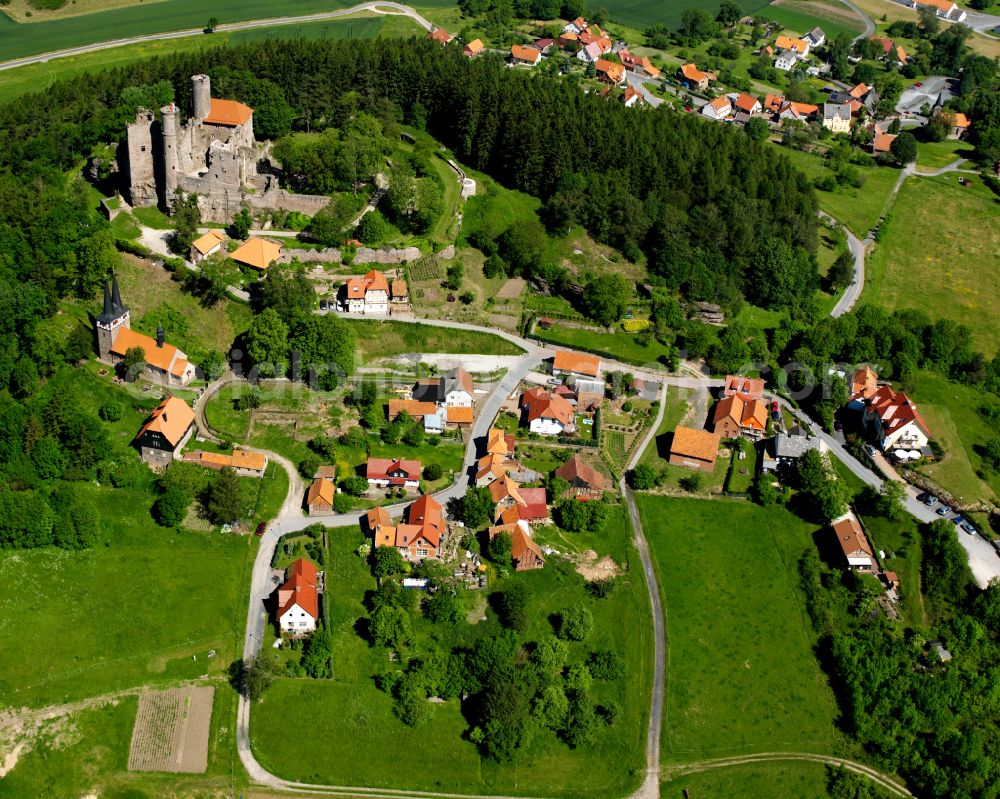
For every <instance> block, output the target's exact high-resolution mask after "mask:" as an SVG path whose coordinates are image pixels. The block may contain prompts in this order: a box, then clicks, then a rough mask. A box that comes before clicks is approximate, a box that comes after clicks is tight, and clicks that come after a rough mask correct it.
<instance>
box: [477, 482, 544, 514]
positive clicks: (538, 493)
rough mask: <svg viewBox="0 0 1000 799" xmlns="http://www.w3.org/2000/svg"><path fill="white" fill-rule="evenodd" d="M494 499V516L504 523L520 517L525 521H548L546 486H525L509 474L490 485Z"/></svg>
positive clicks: (491, 495)
mask: <svg viewBox="0 0 1000 799" xmlns="http://www.w3.org/2000/svg"><path fill="white" fill-rule="evenodd" d="M489 490H490V497H491V498H492V499H493V504H494V512H493V518H494V519H495V520H500V522H502V523H503V524H510V523H512V522H516V521H518V520H519V519H520V520H521V521H525V522H540V521H547V520H548V518H549V509H548V507H547V505H546V504H545V489H544V488H524V487H523V486H521V485H519V484H518V483H517V481H515V480H513V479H511V478H510V477H509V476H505V477H502V478H501V479H499V480H495V481H494V482H492V483H490V485H489Z"/></svg>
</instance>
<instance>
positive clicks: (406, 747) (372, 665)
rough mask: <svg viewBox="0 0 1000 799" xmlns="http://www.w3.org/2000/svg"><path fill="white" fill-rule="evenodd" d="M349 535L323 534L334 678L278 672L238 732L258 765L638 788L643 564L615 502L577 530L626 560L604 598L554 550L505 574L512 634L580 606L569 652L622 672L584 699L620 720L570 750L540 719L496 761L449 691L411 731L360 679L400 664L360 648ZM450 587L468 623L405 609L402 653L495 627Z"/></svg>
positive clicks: (363, 778)
mask: <svg viewBox="0 0 1000 799" xmlns="http://www.w3.org/2000/svg"><path fill="white" fill-rule="evenodd" d="M565 535H566V537H568V538H571V539H574V540H575V539H576V538H577V537H576V536H574V535H572V534H565ZM362 540H363V536H362V533H361V531H360V530H359V529H358V528H343V529H341V530H337V531H335V532H334V533H333V534H332V535H331V543H330V557H329V563H328V569H327V573H328V574H329V575H336V577H335V579H332V580H329V581H328V583H327V585H328V594H327V601H328V602H329V603H330V604H329V608H330V619H331V632H332V633H333V636H334V639H335V640H334V647H333V651H334V653H335V654H334V668H333V670H334V678H333V680H309V679H288V678H281V679H278V680H277V681H276V682H275V684H274V685H273V686H272V687H271V689H270V690H269V691H268V693H267V695H266V696H265V698H264V701H263V703H262V704H261V705H259V706H257V707H255V709H254V721H253V724H252V725H251V739H252V740H251V743H252V746H253V750H254V754H255V756H256V757H257V758H258V760H259V761H260V762H261V764H262V765H263V766H264V767H265V768H267V769H268V770H270V771H272V772H274V773H276V774H279V775H281V776H282V777H285V778H288V779H295V780H305V781H309V782H319V783H325V784H339V785H365V786H368V787H370V788H395V789H399V790H412V791H416V790H442V791H462V792H481V793H505V794H521V793H525V794H530V795H533V796H553V797H555V796H567V797H602V798H603V797H615V796H624V795H627V794H628V793H630V792H631V791H632V790H634V789H635V787H637V786H638V783H639V780H640V775H641V772H642V770H643V769H644V768H645V752H644V742H645V733H646V719H647V713H648V709H649V708H648V701H649V690H650V680H651V677H652V670H651V667H652V640H651V635H650V624H649V618H648V615H649V609H648V600H647V598H646V593H645V592H646V588H645V584H644V582H643V579H642V570H641V568H640V567H639V562H638V557H637V556H636V553H635V551H634V547H633V545H632V540H631V529H630V526H629V524H628V521H627V519H626V516H625V514H624V511H623V510H622V509H618V510H616V511H615V514H614V517H613V518H612V520H611V521H610V523H609V524H608V527H607V528H606V530H605V531H604V532H603V533H602V534H601V535H600V536H590V535H587V536H583V537H581V541H580V543H581V545H582V546H586V547H593V548H594V549H595V550H596V551H597V552H598V553H599V554H600V555H601V556H603V555H611V556H612V557H613V558H614V559H615V560H616V561H617V562H618V563H619V565H620V566H622V567H623V568H625V569H626V570H627V571H626V573H625V576H624V577H623V578H622V583H621V585H620V587H619V588H618V590H617V591H616V592H615V593H614V594H613V595H612V596H611V597H610V598H607V599H603V600H593V599H590V598H589V597H588V595H587V593H586V590H585V588H584V584H583V580H582V579H581V578H580V576H579V575H578V574H576V573H575V572H574V571H573V569H572V567H571V566H570V565H569V564H567V563H565V562H563V561H560V560H559V559H557V558H555V557H551V558H549V561H548V563H546V566H545V568H544V569H542V570H538V571H532V572H524V573H520V574H517V575H516V576H515V577H514V579H517V580H521V581H523V582H524V583H525V585H526V586H527V588H528V590H529V607H528V615H529V617H530V619H531V622H530V624H529V628H528V630H527V631H526V632H525V633H524V634H523V636H521V639H522V640H523V641H536V640H538V639H539V638H540V637H542V636H544V635H547V634H549V633H550V632H551V630H552V627H551V621H550V614H553V613H556V612H558V611H560V610H562V609H564V608H565V607H567V606H569V605H571V604H573V603H574V602H585V603H587V606H588V607H590V608H591V610H592V612H593V614H594V622H595V624H594V632H593V633H592V634H591V636H590V637H589V638H588V639H587V640H586V641H584V642H582V643H571V645H570V647H571V657H570V660H571V661H576V660H579V659H580V658H582V657H584V656H585V653H586V652H589V651H592V650H597V649H603V648H613V649H614V650H615V651H617V652H619V653H620V654H621V655H622V657H623V658H624V659H625V662H626V664H627V666H626V677H625V678H624V679H621V680H615V681H611V682H600V681H596V682H595V683H594V686H593V688H592V691H593V694H594V699H595V700H596V701H599V702H607V701H614V702H616V703H617V704H618V705H619V706H620V708H621V716H620V719H619V720H618V722H617V723H616V725H615V726H614V728H613V729H608V730H603V731H602V732H601V733H600V734H599V736H598V738H597V740H596V741H595V742H594V743H593V744H588V745H585V746H582V747H580V748H579V749H575V750H574V749H570V748H568V747H567V746H566V745H565V744H564V743H562V742H560V741H558V740H557V739H556V738H555V736H554V734H552V733H551V732H545V731H539V733H538V734H537V735H536V736H535V739H534V741H533V743H532V744H531V746H530V748H529V750H528V751H527V752H526V753H525V754H523V755H522V756H521V757H519V758H518V760H517V762H516V763H513V764H503V765H498V764H496V763H495V762H493V761H490V760H483V759H482V758H481V757H480V755H479V752H478V750H477V748H476V746H475V745H474V744H473V743H471V742H470V741H468V740H467V739H465V738H464V737H463V734H464V733H465V732H466V731H467V730H468V728H469V722H468V721H467V719H466V718H465V716H464V714H463V708H462V707H461V704H460V702H459V701H458V700H451V701H448V702H444V703H435V704H434V705H433V706H432V707H433V711H432V717H431V719H430V721H429V722H427V723H426V724H425V725H423V726H421V727H419V728H417V729H413V728H410V727H407V726H405V725H404V724H403V723H402V722H401V721H400V720H399V719H398V718H397V717H396V716H395V715H394V714H393V709H392V700H391V698H390V697H389V696H388V695H387V694H385V693H383V692H381V691H379V690H378V689H377V688H376V687H375V684H374V680H373V679H372V677H373V675H375V674H378V673H380V672H383V671H386V670H388V669H394V668H400V667H401V664H400V663H398V662H393V661H389V659H388V653H387V652H386V650H384V649H381V648H377V647H374V648H373V647H371V646H369V644H368V643H367V641H366V640H365V638H363V637H362V635H361V633H360V632H359V631H360V630H363V629H364V628H365V619H366V617H367V615H368V612H367V610H366V608H365V606H364V604H363V599H364V596H365V592H367V591H371V590H373V589H374V588H375V581H374V579H373V578H372V576H371V574H370V572H369V569H368V566H367V564H366V563H365V562H364V561H363V560H362V559H361V558H360V557H358V555H356V554H355V550H356V549H357V547H358V545H359V544H360V543H361V542H362ZM560 548H563V547H560ZM459 599H460V601H461V602H462V603H463V605H468V607H469V608H470V609H471V610H470V614H469V616H468V618H470V619H474V620H475V621H474V623H471V624H470V623H467V622H466V621H465V620H463V621H461V622H459V623H458V624H456V625H454V626H451V627H449V626H442V625H440V624H439V625H434V624H432V623H431V622H430V621H429V620H427V619H425V618H423V617H422V616H419V615H417V616H416V617H415V618H414V621H413V645H412V647H410V648H409V649H408V650H407V653H408V655H420V654H422V653H424V652H429V651H433V650H435V649H439V650H448V649H450V648H451V647H452V646H456V645H458V646H471V645H472V643H473V642H474V641H476V640H477V639H479V638H481V637H484V636H493V635H496V634H498V633H499V632H500V630H501V627H500V623H499V621H498V619H497V617H496V615H495V614H494V612H493V611H492V610H491V609H489V608H488V607H486V602H485V599H486V597H485V596H484V595H481V594H480V593H479V592H472V591H462V592H461V593H460V594H459ZM480 619H481V620H480ZM303 719H309V720H310V722H309V726H310V732H309V734H308V735H295V736H289V734H288V731H289V729H295V728H296V727H297V726H300V725H301V724H302V720H303Z"/></svg>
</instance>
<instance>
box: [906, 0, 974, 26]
mask: <svg viewBox="0 0 1000 799" xmlns="http://www.w3.org/2000/svg"><path fill="white" fill-rule="evenodd" d="M902 3H903V5H906V6H909V7H910V8H913V9H920V8H933V9H934V11H935V12H936V13H937V15H938V16H939V17H942V18H943V19H947V20H950V21H952V22H965V18H966V16H968V15H967V14H966V13H965V9H962V8H959V6H958V5H957V4H955V3H953V2H952V0H902Z"/></svg>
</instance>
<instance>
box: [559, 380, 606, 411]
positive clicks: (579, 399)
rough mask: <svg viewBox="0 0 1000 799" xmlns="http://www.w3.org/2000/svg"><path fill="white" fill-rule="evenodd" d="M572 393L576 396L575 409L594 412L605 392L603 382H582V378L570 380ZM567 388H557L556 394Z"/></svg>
mask: <svg viewBox="0 0 1000 799" xmlns="http://www.w3.org/2000/svg"><path fill="white" fill-rule="evenodd" d="M570 381H571V382H572V391H573V392H575V394H576V407H577V410H580V411H596V410H597V409H598V408H600V407H601V403H602V402H604V393H605V391H606V390H607V386H605V384H604V381H603V380H584V379H583V378H579V377H576V378H570ZM565 388H568V386H558V387H557V388H556V393H557V394H558V393H559V392H560V389H565Z"/></svg>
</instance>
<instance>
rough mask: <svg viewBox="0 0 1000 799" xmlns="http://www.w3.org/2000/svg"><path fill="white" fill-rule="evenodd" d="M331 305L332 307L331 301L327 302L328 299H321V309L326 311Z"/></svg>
mask: <svg viewBox="0 0 1000 799" xmlns="http://www.w3.org/2000/svg"><path fill="white" fill-rule="evenodd" d="M329 307H330V303H329V302H327V301H326V300H320V301H319V309H320V310H321V311H325V310H327V309H328V308H329Z"/></svg>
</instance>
